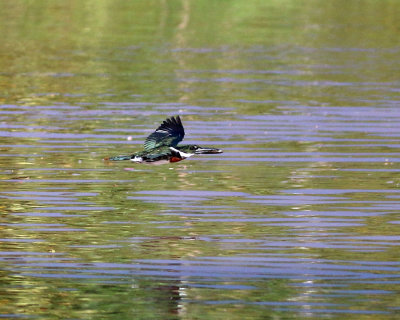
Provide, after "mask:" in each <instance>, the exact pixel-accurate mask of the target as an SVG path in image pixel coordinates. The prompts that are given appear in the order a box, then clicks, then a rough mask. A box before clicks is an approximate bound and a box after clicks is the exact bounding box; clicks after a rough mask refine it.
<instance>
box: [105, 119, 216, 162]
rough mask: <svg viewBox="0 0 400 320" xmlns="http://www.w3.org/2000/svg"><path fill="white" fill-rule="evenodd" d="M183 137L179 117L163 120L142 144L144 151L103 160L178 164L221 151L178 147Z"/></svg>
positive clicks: (191, 146)
mask: <svg viewBox="0 0 400 320" xmlns="http://www.w3.org/2000/svg"><path fill="white" fill-rule="evenodd" d="M184 136H185V130H184V129H183V125H182V121H181V118H180V117H179V116H176V117H170V118H167V119H166V120H164V121H163V122H162V123H161V125H160V126H159V127H158V128H157V129H156V131H154V132H153V133H152V134H150V135H149V136H148V137H147V138H146V140H145V142H144V150H143V151H140V152H138V153H135V154H133V155H125V156H115V157H110V158H105V159H104V160H108V161H121V160H131V161H132V162H136V163H155V162H178V161H181V160H184V159H186V158H189V157H191V156H193V155H194V154H216V153H222V150H220V149H216V148H211V147H200V146H198V145H196V144H183V145H178V143H179V142H181V141H182V140H183V138H184Z"/></svg>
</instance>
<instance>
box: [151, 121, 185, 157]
mask: <svg viewBox="0 0 400 320" xmlns="http://www.w3.org/2000/svg"><path fill="white" fill-rule="evenodd" d="M184 136H185V130H184V129H183V125H182V122H181V118H180V117H179V116H177V117H175V118H174V117H171V118H168V119H166V120H164V122H163V123H162V124H161V125H160V126H159V127H158V128H157V130H156V131H154V132H153V133H152V134H151V135H149V136H148V137H147V138H146V141H145V142H144V149H145V150H151V149H154V148H158V147H161V146H171V147H175V146H176V145H177V144H178V143H179V142H181V141H182V140H183V137H184Z"/></svg>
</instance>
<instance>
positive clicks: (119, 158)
mask: <svg viewBox="0 0 400 320" xmlns="http://www.w3.org/2000/svg"><path fill="white" fill-rule="evenodd" d="M131 158H132V156H115V157H108V158H104V160H106V161H122V160H131Z"/></svg>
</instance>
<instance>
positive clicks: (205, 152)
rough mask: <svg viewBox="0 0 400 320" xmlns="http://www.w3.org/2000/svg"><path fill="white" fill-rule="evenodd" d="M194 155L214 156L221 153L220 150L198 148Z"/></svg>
mask: <svg viewBox="0 0 400 320" xmlns="http://www.w3.org/2000/svg"><path fill="white" fill-rule="evenodd" d="M194 153H196V154H215V153H222V150H221V149H216V148H199V149H197V150H196V151H195V152H194Z"/></svg>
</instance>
